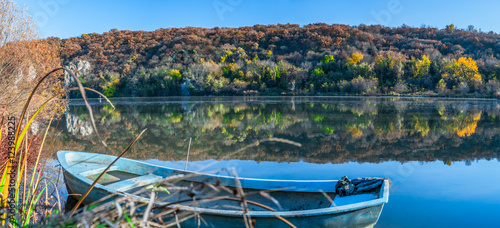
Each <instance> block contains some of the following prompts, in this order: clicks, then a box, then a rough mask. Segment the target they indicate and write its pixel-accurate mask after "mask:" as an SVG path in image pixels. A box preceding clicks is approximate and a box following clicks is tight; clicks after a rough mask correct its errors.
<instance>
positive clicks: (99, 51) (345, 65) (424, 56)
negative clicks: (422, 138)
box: [49, 24, 500, 97]
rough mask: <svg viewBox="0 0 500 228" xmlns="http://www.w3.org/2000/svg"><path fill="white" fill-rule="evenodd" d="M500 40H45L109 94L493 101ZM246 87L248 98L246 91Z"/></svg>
mask: <svg viewBox="0 0 500 228" xmlns="http://www.w3.org/2000/svg"><path fill="white" fill-rule="evenodd" d="M499 38H500V36H499V35H498V34H495V33H492V32H490V33H480V32H478V31H476V30H475V29H474V28H473V27H472V26H471V27H469V28H468V29H467V31H465V30H459V29H455V28H454V26H453V25H450V26H447V28H445V29H436V28H412V27H408V26H402V27H398V28H389V27H383V26H377V25H374V26H366V25H360V26H348V25H327V24H311V25H307V26H303V27H300V26H299V25H293V24H286V25H255V26H251V27H241V28H218V27H216V28H213V29H207V28H193V27H187V28H171V29H159V30H156V31H152V32H145V31H118V30H116V29H113V30H111V31H110V32H105V33H104V34H95V33H94V34H83V35H82V36H81V37H74V38H70V39H62V40H61V39H59V38H49V39H50V41H52V42H55V43H56V44H58V45H59V46H60V54H61V57H62V59H63V61H64V62H65V63H68V62H73V61H77V60H86V61H89V62H90V63H91V65H92V71H91V72H92V73H91V74H89V75H86V76H83V77H82V81H83V82H84V85H86V86H89V87H92V88H94V89H97V90H100V91H103V92H104V93H105V94H106V95H108V96H169V95H188V94H189V95H232V94H243V93H244V92H245V91H247V92H248V91H249V90H253V91H258V92H259V93H261V94H283V93H286V94H318V93H320V94H430V95H432V94H440V95H453V96H489V97H495V96H499V95H500V90H499V89H500V82H499V81H498V80H497V74H500V64H499V59H500V39H499ZM253 91H252V92H253Z"/></svg>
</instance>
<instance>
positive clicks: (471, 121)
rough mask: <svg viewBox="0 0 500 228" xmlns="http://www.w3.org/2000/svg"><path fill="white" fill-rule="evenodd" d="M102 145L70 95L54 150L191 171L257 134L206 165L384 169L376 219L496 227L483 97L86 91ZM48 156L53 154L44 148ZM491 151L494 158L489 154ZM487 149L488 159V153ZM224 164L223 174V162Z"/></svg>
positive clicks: (274, 174)
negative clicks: (106, 100) (104, 95)
mask: <svg viewBox="0 0 500 228" xmlns="http://www.w3.org/2000/svg"><path fill="white" fill-rule="evenodd" d="M92 103H93V105H95V106H94V110H95V117H96V122H97V127H98V130H99V133H100V134H101V136H102V137H103V138H104V139H105V140H106V142H107V144H108V145H109V147H108V148H104V147H103V146H102V145H101V144H100V143H95V142H97V141H98V140H97V139H96V136H95V133H94V132H93V131H92V128H91V127H90V126H91V125H90V123H89V122H88V121H89V120H88V113H87V110H86V109H85V106H84V104H83V102H81V101H78V100H77V101H72V106H71V107H70V108H69V110H68V113H67V115H66V126H63V124H61V125H60V126H59V129H58V130H59V131H62V132H63V133H62V134H61V135H60V136H59V137H58V138H56V141H55V142H54V146H53V148H55V151H57V150H60V149H69V150H74V151H90V152H98V153H106V154H113V155H117V154H118V153H120V152H121V151H122V150H123V149H124V148H125V147H126V146H127V145H128V144H129V143H130V142H131V141H132V140H133V139H134V138H135V136H136V135H137V133H138V132H140V131H141V130H142V129H144V128H148V131H147V132H146V133H145V134H144V135H143V137H142V138H141V139H140V140H139V141H138V142H137V143H136V144H135V145H134V147H133V149H132V150H131V151H129V152H127V154H126V155H125V156H126V157H129V158H134V159H139V160H145V161H147V162H150V163H155V164H160V165H166V166H169V167H174V168H179V169H184V166H185V162H184V160H185V159H186V152H187V147H188V142H189V138H190V137H192V138H193V143H192V145H191V151H190V157H189V161H190V163H189V166H188V169H190V170H197V169H199V168H200V167H202V166H205V165H207V164H209V163H212V162H213V161H214V160H217V159H221V158H224V157H226V156H227V155H229V154H231V153H232V152H233V151H235V150H237V149H239V148H242V147H244V146H246V145H248V144H251V143H253V142H255V141H256V140H259V139H264V138H268V137H279V138H285V139H288V140H292V141H295V142H299V143H301V144H302V145H303V146H302V147H301V148H298V147H295V146H291V145H287V144H282V143H261V144H260V145H259V146H258V147H254V148H251V149H249V150H246V151H245V152H244V153H240V154H235V155H233V156H230V157H227V158H226V159H225V160H223V161H221V162H220V163H217V164H215V165H213V166H211V167H210V169H212V170H215V169H219V168H227V167H235V168H236V170H237V172H238V175H239V176H244V177H256V178H276V179H336V178H340V177H342V176H344V175H347V176H349V177H363V176H378V177H389V178H390V179H391V180H392V181H393V186H392V188H391V196H390V199H389V203H388V204H386V205H385V207H384V211H383V212H382V215H381V217H380V220H379V222H378V223H377V226H376V227H448V226H454V227H474V226H480V227H499V226H500V224H499V221H498V219H496V216H495V213H496V212H498V211H499V210H500V195H499V194H498V192H499V191H500V185H498V183H499V182H500V174H499V173H498V172H497V170H498V169H499V168H500V163H499V162H498V158H499V154H500V144H499V143H498V142H500V120H499V117H500V103H499V102H497V101H489V100H480V101H477V100H476V101H474V100H463V99H462V100H460V99H453V100H452V99H408V98H354V97H264V98H262V97H237V98H231V97H224V98H186V97H183V98H153V99H152V98H147V99H146V98H143V99H140V98H138V99H129V98H127V99H116V100H113V103H114V104H115V105H116V109H115V110H114V109H112V108H111V107H110V106H107V105H103V103H99V102H98V101H97V100H96V101H95V102H92ZM54 157H55V156H54ZM495 158H496V159H495ZM487 160H490V161H487ZM221 174H223V173H221Z"/></svg>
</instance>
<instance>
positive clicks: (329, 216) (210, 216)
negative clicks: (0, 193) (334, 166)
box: [60, 158, 389, 228]
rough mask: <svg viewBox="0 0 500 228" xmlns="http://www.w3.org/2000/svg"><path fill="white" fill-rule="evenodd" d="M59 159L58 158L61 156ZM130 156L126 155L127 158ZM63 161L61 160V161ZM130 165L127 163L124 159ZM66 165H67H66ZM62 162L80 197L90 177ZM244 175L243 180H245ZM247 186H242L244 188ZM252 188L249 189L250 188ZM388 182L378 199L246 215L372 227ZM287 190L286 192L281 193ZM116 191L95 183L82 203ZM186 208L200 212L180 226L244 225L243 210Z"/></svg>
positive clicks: (263, 221)
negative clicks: (73, 170) (70, 168)
mask: <svg viewBox="0 0 500 228" xmlns="http://www.w3.org/2000/svg"><path fill="white" fill-rule="evenodd" d="M60 159H61V158H60ZM130 161H132V160H128V159H126V162H130ZM61 164H63V163H61ZM127 164H128V165H130V163H127ZM66 166H67V165H66ZM67 168H68V167H65V165H63V174H64V180H65V182H66V186H67V189H68V193H70V194H72V196H73V197H75V198H77V199H80V198H81V196H82V195H83V194H84V193H85V191H86V190H87V189H88V188H89V187H90V186H91V183H92V182H91V181H88V180H83V179H82V176H81V175H78V174H75V173H73V172H70V171H68V170H67ZM244 180H245V179H244V178H242V181H243V182H244ZM248 183H251V182H248ZM246 190H247V189H245V191H246ZM249 190H252V189H249ZM388 193H389V183H388V180H385V181H384V185H383V186H382V189H381V190H380V199H376V200H372V201H371V202H361V203H356V204H354V205H342V206H337V207H326V208H320V209H313V210H299V211H279V212H269V211H250V212H248V215H249V216H250V218H251V219H252V221H253V222H254V223H255V227H257V228H258V227H273V228H274V227H290V226H289V225H288V224H286V223H285V222H283V221H282V220H280V219H278V218H277V217H276V216H281V217H283V218H284V219H286V220H288V221H289V222H291V223H292V224H294V225H295V226H297V227H373V226H374V225H375V224H376V223H377V221H378V218H379V216H380V214H381V212H382V209H383V206H384V204H385V203H386V202H387V200H388ZM283 194H286V193H283ZM124 195H125V194H123V193H119V192H111V191H110V190H109V189H107V188H104V187H102V185H100V184H97V185H96V187H94V189H93V190H92V191H91V192H90V193H89V195H88V196H87V197H86V198H85V200H84V201H83V203H84V204H91V203H92V202H96V201H98V200H102V199H103V198H106V197H108V200H106V201H111V200H114V199H116V197H120V196H124ZM182 212H188V213H190V214H194V213H196V214H200V217H201V219H200V218H199V217H197V216H194V217H192V218H190V219H188V220H186V221H183V222H182V223H181V225H182V227H221V228H225V227H228V228H229V227H244V222H243V212H242V211H235V210H215V209H210V208H199V207H188V206H182V207H180V208H179V212H178V214H181V213H182Z"/></svg>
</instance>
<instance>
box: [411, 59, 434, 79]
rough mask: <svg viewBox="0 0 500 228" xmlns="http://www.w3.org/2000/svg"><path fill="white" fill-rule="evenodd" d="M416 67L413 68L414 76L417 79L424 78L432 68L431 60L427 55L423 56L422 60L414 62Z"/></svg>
mask: <svg viewBox="0 0 500 228" xmlns="http://www.w3.org/2000/svg"><path fill="white" fill-rule="evenodd" d="M412 61H414V65H413V66H412V69H411V71H412V74H413V77H415V78H421V77H422V76H424V75H426V74H428V73H429V68H430V66H431V60H429V58H428V57H427V56H425V55H423V56H422V59H420V60H414V59H413V58H412Z"/></svg>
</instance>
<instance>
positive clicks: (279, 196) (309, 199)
mask: <svg viewBox="0 0 500 228" xmlns="http://www.w3.org/2000/svg"><path fill="white" fill-rule="evenodd" d="M57 157H58V160H59V162H60V164H61V166H62V168H63V171H64V180H65V182H66V186H67V189H68V193H70V194H75V195H76V198H79V197H80V196H81V195H83V194H84V193H85V191H86V190H87V189H88V188H89V187H90V186H91V185H92V183H93V182H94V181H95V179H96V178H97V176H98V175H99V174H100V173H102V172H103V171H104V170H105V168H106V167H107V166H108V165H109V164H111V163H112V161H114V160H115V159H116V157H115V156H110V155H103V154H95V153H86V152H73V151H59V152H58V153H57ZM179 174H183V175H186V176H188V177H187V178H186V179H184V180H183V181H182V182H179V183H177V185H178V186H180V187H177V188H174V187H171V186H169V187H167V188H169V190H170V189H172V190H170V192H171V193H170V195H172V197H171V200H172V201H174V202H182V201H185V199H192V197H193V194H192V191H191V192H189V191H186V189H188V187H189V186H193V183H195V184H201V185H203V186H206V184H207V183H211V184H212V185H222V186H227V188H229V189H231V188H235V187H236V186H241V188H242V189H243V190H244V192H245V193H248V194H247V195H246V198H247V199H248V200H251V201H253V202H258V203H261V204H265V205H268V206H269V207H272V208H273V209H275V211H269V210H268V209H263V208H262V207H259V206H255V205H249V206H248V210H249V211H248V212H247V213H246V214H247V215H249V216H250V217H251V219H252V220H254V221H255V227H290V226H289V225H287V224H286V223H285V222H283V221H282V220H280V219H277V216H278V217H279V216H281V217H282V218H284V219H286V220H288V221H289V222H291V223H292V224H294V225H295V226H297V227H373V226H374V225H375V224H376V223H377V220H378V218H379V216H380V214H381V212H382V208H383V206H384V204H385V203H387V202H388V199H389V188H390V181H389V180H388V179H383V180H381V184H380V187H379V188H378V189H376V191H375V192H369V193H365V194H357V195H351V196H344V197H340V196H337V194H336V193H335V188H336V187H335V186H336V184H337V183H338V182H339V180H271V179H255V178H238V179H237V180H239V181H235V178H234V177H232V176H223V175H215V174H201V173H194V172H190V171H183V170H178V169H172V168H167V167H162V166H156V165H152V164H148V163H144V162H140V161H135V160H131V159H126V158H120V159H119V160H118V161H117V162H116V163H115V164H114V165H113V166H112V167H111V168H110V169H109V171H108V172H107V173H106V174H105V175H104V176H103V178H101V180H100V181H99V182H98V184H97V185H96V186H95V187H94V188H93V190H92V191H91V192H90V194H89V195H88V196H87V197H86V198H85V200H84V201H83V202H84V203H85V204H90V203H92V202H95V201H97V200H99V199H102V198H104V197H106V196H109V195H113V197H119V196H126V195H131V194H133V193H134V192H136V191H137V190H138V189H144V188H145V186H149V185H151V184H153V183H155V182H158V181H161V180H163V179H164V178H167V177H171V176H174V175H179ZM192 174H196V175H192ZM182 186H184V187H182ZM175 189H179V190H175ZM183 189H184V190H183ZM207 189H209V188H207ZM203 191H204V190H201V194H200V196H203ZM207 191H208V190H207ZM263 191H266V192H268V193H269V194H268V195H267V196H266V194H250V192H263ZM207 194H208V193H207ZM221 194H222V193H221ZM269 195H271V197H272V198H270V197H269ZM325 195H327V196H328V197H327V196H325ZM133 196H134V197H140V198H141V199H143V200H145V201H148V198H147V197H142V196H140V195H133ZM111 199H112V198H111ZM332 199H333V202H334V204H332V203H331V200H332ZM222 201H223V200H222ZM275 201H278V202H279V203H278V204H279V205H278V204H276V203H273V202H275ZM231 203H233V204H232V205H231ZM239 205H240V204H239V202H233V201H231V202H229V201H228V202H220V201H209V202H201V201H200V203H199V204H197V205H195V206H193V205H192V204H189V205H187V204H186V205H181V204H176V205H175V206H171V207H178V208H179V210H181V211H184V212H196V213H199V214H200V216H201V217H202V219H203V221H204V222H202V223H199V219H195V218H192V219H189V220H186V221H184V222H183V223H181V225H182V227H198V225H200V227H242V226H244V223H243V213H244V212H243V211H242V210H238V209H236V208H235V207H237V206H239Z"/></svg>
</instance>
